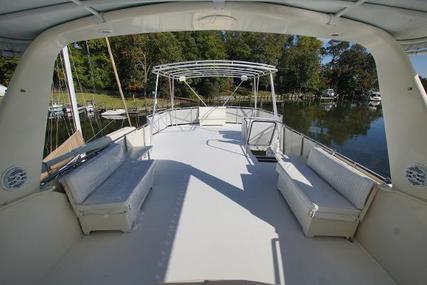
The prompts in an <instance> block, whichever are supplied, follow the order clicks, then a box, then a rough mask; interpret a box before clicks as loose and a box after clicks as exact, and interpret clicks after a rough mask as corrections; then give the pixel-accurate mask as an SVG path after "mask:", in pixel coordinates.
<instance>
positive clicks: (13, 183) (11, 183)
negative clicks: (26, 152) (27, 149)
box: [1, 166, 27, 191]
mask: <svg viewBox="0 0 427 285" xmlns="http://www.w3.org/2000/svg"><path fill="white" fill-rule="evenodd" d="M25 181H27V172H26V171H25V169H23V168H21V167H17V166H13V167H10V168H8V169H7V170H6V171H5V172H4V173H3V175H2V177H1V186H2V188H3V189H5V190H7V191H16V190H18V189H19V188H20V187H21V186H22V185H23V184H24V183H25Z"/></svg>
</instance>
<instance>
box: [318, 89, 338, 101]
mask: <svg viewBox="0 0 427 285" xmlns="http://www.w3.org/2000/svg"><path fill="white" fill-rule="evenodd" d="M336 98H338V94H337V93H336V92H335V91H334V89H326V90H324V91H323V92H322V94H321V95H320V99H321V100H333V99H336Z"/></svg>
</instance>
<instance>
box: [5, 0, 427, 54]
mask: <svg viewBox="0 0 427 285" xmlns="http://www.w3.org/2000/svg"><path fill="white" fill-rule="evenodd" d="M190 1H192V0H184V1H173V2H190ZM164 2H170V1H164V0H81V1H80V0H72V1H66V0H20V1H6V0H2V1H1V5H0V27H1V29H0V54H13V53H20V52H22V51H23V50H24V49H25V48H26V47H27V46H28V44H29V42H31V41H32V40H33V39H34V38H35V37H37V36H38V35H39V34H40V33H41V32H43V31H45V30H47V29H49V28H51V27H54V26H56V25H58V24H62V23H64V22H68V21H72V20H75V19H78V18H82V17H85V16H90V15H93V16H94V19H95V20H96V21H98V22H103V21H104V19H103V16H102V12H106V11H114V10H120V9H124V8H129V7H136V6H143V5H151V4H157V3H164ZM193 2H194V1H193ZM203 2H210V1H203ZM223 2H224V1H221V0H219V1H217V0H213V4H212V5H215V6H219V8H221V6H223V5H224V3H223ZM251 2H257V1H251ZM259 2H264V1H259ZM268 2H270V3H275V4H281V5H284V6H292V7H297V8H302V9H306V10H310V11H316V12H321V13H325V14H328V15H330V24H331V25H334V24H335V23H336V22H337V20H338V19H339V18H348V19H352V20H355V21H359V22H363V23H367V24H370V25H373V26H375V27H378V28H381V29H383V30H385V31H386V32H388V33H389V34H391V35H392V36H393V37H394V38H395V39H396V40H397V41H399V42H400V43H401V44H402V46H403V47H404V49H405V50H406V51H408V52H423V51H424V52H425V51H427V1H424V0H369V1H367V0H271V1H268Z"/></svg>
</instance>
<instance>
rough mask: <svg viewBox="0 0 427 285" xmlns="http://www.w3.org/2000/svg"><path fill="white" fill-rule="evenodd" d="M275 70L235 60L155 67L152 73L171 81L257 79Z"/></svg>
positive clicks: (204, 61) (169, 64)
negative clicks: (206, 78)
mask: <svg viewBox="0 0 427 285" xmlns="http://www.w3.org/2000/svg"><path fill="white" fill-rule="evenodd" d="M276 72H277V68H276V67H275V66H273V65H268V64H264V63H256V62H248V61H236V60H197V61H184V62H175V63H168V64H162V65H157V66H155V67H154V68H153V73H154V74H158V75H160V76H163V77H167V78H172V79H175V80H177V79H181V81H183V79H188V78H202V77H226V78H242V77H244V78H246V77H247V79H251V78H259V77H262V76H265V75H268V74H272V73H276Z"/></svg>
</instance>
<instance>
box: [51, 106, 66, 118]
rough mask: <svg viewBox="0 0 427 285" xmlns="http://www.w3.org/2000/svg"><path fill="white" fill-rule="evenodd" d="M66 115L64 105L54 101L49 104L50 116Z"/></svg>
mask: <svg viewBox="0 0 427 285" xmlns="http://www.w3.org/2000/svg"><path fill="white" fill-rule="evenodd" d="M63 115H64V105H62V104H58V103H52V104H50V105H49V118H50V119H52V118H56V117H60V116H63Z"/></svg>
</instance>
